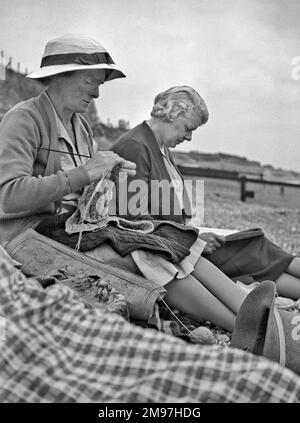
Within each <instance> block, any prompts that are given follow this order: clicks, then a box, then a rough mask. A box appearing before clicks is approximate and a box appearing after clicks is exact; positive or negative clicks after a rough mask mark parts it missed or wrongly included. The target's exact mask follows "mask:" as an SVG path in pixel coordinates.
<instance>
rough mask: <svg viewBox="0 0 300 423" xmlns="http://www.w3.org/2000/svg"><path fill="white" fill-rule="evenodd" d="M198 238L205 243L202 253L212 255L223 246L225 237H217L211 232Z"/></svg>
mask: <svg viewBox="0 0 300 423" xmlns="http://www.w3.org/2000/svg"><path fill="white" fill-rule="evenodd" d="M198 238H200V239H202V240H203V241H205V242H206V245H205V247H204V250H203V253H204V254H212V253H213V252H214V251H215V250H216V249H217V248H219V247H221V246H222V245H224V244H225V242H226V241H225V237H224V236H223V235H217V234H215V233H213V232H203V233H202V234H199V235H198Z"/></svg>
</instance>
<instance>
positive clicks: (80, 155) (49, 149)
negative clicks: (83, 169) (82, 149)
mask: <svg viewBox="0 0 300 423" xmlns="http://www.w3.org/2000/svg"><path fill="white" fill-rule="evenodd" d="M35 149H36V150H46V151H54V152H55V153H62V154H70V155H72V156H79V157H87V158H88V159H91V156H86V155H85V154H77V153H71V152H69V151H61V150H54V149H51V148H43V147H35Z"/></svg>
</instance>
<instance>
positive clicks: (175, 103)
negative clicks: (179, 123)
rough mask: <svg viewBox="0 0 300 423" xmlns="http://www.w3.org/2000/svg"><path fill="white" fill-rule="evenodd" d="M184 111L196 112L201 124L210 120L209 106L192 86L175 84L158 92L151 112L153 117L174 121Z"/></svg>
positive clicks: (186, 112) (187, 112) (188, 112)
mask: <svg viewBox="0 0 300 423" xmlns="http://www.w3.org/2000/svg"><path fill="white" fill-rule="evenodd" d="M182 113H185V114H190V113H194V114H196V115H197V116H199V118H200V119H201V125H204V124H205V123H206V122H207V121H208V110H207V106H206V104H205V102H204V100H203V99H202V97H201V96H200V95H199V94H198V93H197V91H196V90H194V89H193V88H192V87H189V86H188V85H181V86H175V87H171V88H169V89H168V90H166V91H163V92H161V93H159V94H157V96H156V97H155V99H154V106H153V109H152V112H151V116H152V117H155V118H158V119H162V120H164V121H166V122H173V121H174V120H175V119H176V118H177V117H178V116H179V115H180V114H182Z"/></svg>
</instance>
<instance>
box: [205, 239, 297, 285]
mask: <svg viewBox="0 0 300 423" xmlns="http://www.w3.org/2000/svg"><path fill="white" fill-rule="evenodd" d="M205 258H206V259H207V260H209V261H210V262H211V263H213V264H214V265H215V266H217V267H218V268H219V269H220V270H221V271H222V272H223V273H225V274H226V275H227V276H228V277H230V278H231V279H235V278H238V277H241V276H246V277H248V278H249V281H251V280H250V279H252V282H253V280H254V281H258V282H261V281H264V280H271V281H276V280H277V279H278V278H279V276H281V275H282V274H283V273H284V272H285V271H286V270H287V268H288V266H289V264H290V263H291V261H292V260H293V259H294V258H295V256H293V255H292V254H289V253H287V252H286V251H284V250H283V249H282V248H280V247H278V246H277V245H275V244H274V243H273V242H271V241H270V240H268V238H266V237H265V236H259V237H256V238H250V239H242V240H238V241H232V242H228V243H227V244H225V245H223V246H222V247H220V248H217V250H216V251H215V252H214V253H212V254H207V255H205ZM241 280H242V279H241Z"/></svg>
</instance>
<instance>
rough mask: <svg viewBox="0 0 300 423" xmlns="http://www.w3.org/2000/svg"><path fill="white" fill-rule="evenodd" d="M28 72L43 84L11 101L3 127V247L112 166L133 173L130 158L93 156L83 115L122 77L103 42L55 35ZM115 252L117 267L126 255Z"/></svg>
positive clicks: (70, 204) (71, 203)
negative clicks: (33, 92)
mask: <svg viewBox="0 0 300 423" xmlns="http://www.w3.org/2000/svg"><path fill="white" fill-rule="evenodd" d="M28 77H29V78H33V79H37V80H40V81H42V82H45V85H46V86H47V88H46V89H45V91H43V92H42V93H41V94H40V95H39V96H38V97H36V98H31V99H29V100H26V101H24V102H22V103H18V104H17V105H15V106H14V107H13V108H12V109H11V110H10V111H9V112H7V113H6V115H5V116H4V118H3V120H2V122H1V126H0V169H1V173H0V205H1V206H0V244H2V245H3V246H5V245H7V243H8V242H9V241H10V240H11V239H13V238H14V237H15V236H17V235H18V234H20V233H22V232H23V231H24V230H25V229H27V228H35V227H36V226H37V225H38V224H39V223H40V222H41V221H42V220H43V219H44V218H45V217H47V216H50V215H55V214H58V213H61V212H64V211H66V210H70V209H72V208H74V207H75V205H76V200H77V198H78V196H79V193H80V191H81V190H82V188H83V187H85V186H87V185H89V184H91V183H92V182H94V181H97V180H99V179H100V178H101V176H102V175H103V174H104V173H105V172H107V171H110V170H112V169H113V168H114V167H116V166H117V165H119V166H122V169H123V170H125V171H126V172H128V173H129V174H133V173H134V172H135V170H134V169H135V164H134V163H132V162H129V161H126V160H124V159H122V158H121V157H120V156H119V155H117V154H115V153H113V152H111V151H106V152H97V153H96V154H94V152H93V136H92V131H91V128H90V127H89V125H88V123H87V122H86V120H85V119H84V118H83V116H82V115H81V113H83V112H85V111H86V109H87V107H88V105H89V104H90V102H91V101H92V100H93V99H94V98H97V97H98V95H99V86H100V85H102V84H104V83H105V82H107V81H111V80H113V79H117V78H123V77H125V75H124V73H123V72H121V71H120V70H119V69H118V68H117V67H116V66H115V64H114V62H113V60H112V58H111V56H110V54H109V53H108V52H107V51H106V50H105V48H104V47H103V46H102V45H101V44H99V43H98V42H97V41H95V40H94V39H91V38H88V37H85V36H82V35H73V34H71V35H64V36H62V37H58V38H55V39H53V40H51V41H49V42H48V43H47V45H46V47H45V51H44V54H43V58H42V61H41V66H40V68H39V69H38V70H37V71H36V72H33V73H31V74H30V75H28ZM57 151H61V152H62V153H58V152H57ZM66 153H67V154H66ZM113 253H114V252H113V250H111V249H109V247H108V246H107V247H106V248H105V249H104V251H103V254H104V256H105V254H107V255H109V256H110V254H113ZM113 256H116V259H119V260H120V262H121V264H122V263H123V262H124V260H125V259H123V258H122V257H118V255H116V254H115V255H114V254H113ZM125 261H126V262H127V261H128V260H125ZM131 264H132V263H131V261H130V263H127V265H129V266H131Z"/></svg>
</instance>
